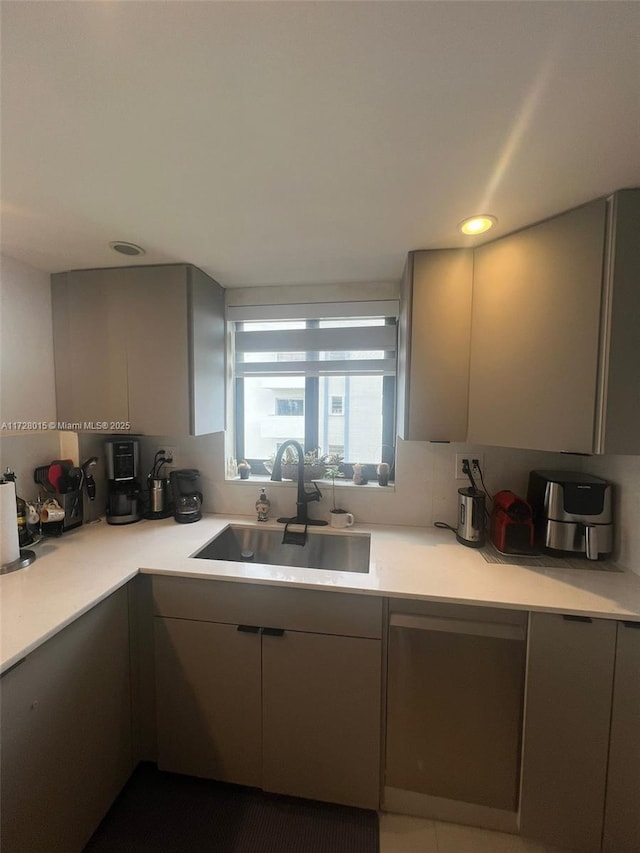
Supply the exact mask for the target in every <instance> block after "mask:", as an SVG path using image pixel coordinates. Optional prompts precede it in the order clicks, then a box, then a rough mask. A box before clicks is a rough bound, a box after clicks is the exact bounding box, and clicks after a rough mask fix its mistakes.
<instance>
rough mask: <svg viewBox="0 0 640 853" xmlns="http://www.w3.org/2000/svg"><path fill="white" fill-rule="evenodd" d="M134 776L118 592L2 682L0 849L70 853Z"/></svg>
mask: <svg viewBox="0 0 640 853" xmlns="http://www.w3.org/2000/svg"><path fill="white" fill-rule="evenodd" d="M132 769H133V768H132V754H131V707H130V687H129V635H128V612H127V590H126V589H121V590H119V591H118V592H116V593H114V594H113V595H112V596H110V597H109V598H108V599H106V601H104V602H102V603H101V604H99V605H97V606H96V607H94V608H93V609H92V610H90V611H89V612H88V613H86V614H85V615H84V616H81V617H80V618H79V619H78V620H77V621H76V622H74V623H73V624H71V625H70V626H69V627H68V628H65V629H64V630H63V631H61V632H60V634H58V635H56V636H55V637H53V638H52V639H51V640H49V641H48V642H46V643H45V644H44V645H43V646H40V647H39V648H38V649H36V650H35V651H34V652H32V653H31V654H30V655H29V656H28V657H27V658H26V659H25V660H24V661H23V662H22V663H20V664H18V665H17V666H16V667H14V668H13V669H11V670H9V671H8V672H7V673H5V675H4V676H3V677H2V780H1V788H0V790H1V797H2V833H1V837H2V849H3V850H6V851H7V853H9V851H10V853H54V851H55V853H58V851H60V853H77V851H78V850H81V849H82V848H83V847H84V845H85V844H86V843H87V841H88V840H89V838H90V836H91V835H92V833H93V831H94V830H95V829H96V828H97V826H98V824H99V823H100V821H101V819H102V818H103V817H104V815H105V813H106V812H107V810H108V809H109V807H110V806H111V803H112V802H113V800H114V799H115V797H116V796H117V794H118V793H119V791H120V789H121V788H122V786H123V785H124V783H125V782H126V780H127V779H128V777H129V775H130V774H131V771H132Z"/></svg>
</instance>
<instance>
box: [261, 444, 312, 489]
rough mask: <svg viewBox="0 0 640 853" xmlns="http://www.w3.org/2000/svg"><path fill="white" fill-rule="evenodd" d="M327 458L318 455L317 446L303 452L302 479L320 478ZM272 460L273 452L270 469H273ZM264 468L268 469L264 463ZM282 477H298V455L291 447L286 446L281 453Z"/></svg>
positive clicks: (292, 478) (284, 478)
mask: <svg viewBox="0 0 640 853" xmlns="http://www.w3.org/2000/svg"><path fill="white" fill-rule="evenodd" d="M327 459H328V457H327V456H326V455H324V456H322V455H320V451H319V449H318V448H315V449H314V450H308V451H307V452H306V453H305V454H304V479H305V480H306V481H310V480H322V479H323V477H324V476H325V473H326V469H327ZM274 460H275V454H274V455H273V457H272V458H271V460H270V467H271V470H272V469H273V463H274ZM265 468H267V470H269V467H267V465H266V464H265ZM282 478H283V480H297V479H298V456H297V454H296V451H295V450H294V449H293V448H292V447H287V449H286V450H285V451H284V453H283V455H282Z"/></svg>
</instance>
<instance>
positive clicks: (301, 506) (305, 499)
mask: <svg viewBox="0 0 640 853" xmlns="http://www.w3.org/2000/svg"><path fill="white" fill-rule="evenodd" d="M287 447H295V449H296V452H297V454H298V497H297V499H296V514H295V516H294V517H293V518H279V519H278V521H279V522H280V523H282V524H285V523H287V522H290V523H292V524H312V525H316V526H324V525H326V524H327V522H326V521H320V520H318V519H316V518H309V515H308V513H307V504H308V503H311V502H312V501H319V500H320V498H321V497H322V492H321V491H320V489H319V488H318V486H317V485H316V484H315V483H314V484H313V488H314V491H313V492H308V491H307V490H306V488H305V485H304V450H303V449H302V446H301V445H300V444H299V443H298V442H297V441H296V440H295V439H293V438H290V439H288V440H287V441H285V442H284V443H283V444H281V445H280V447H279V448H278V452H277V453H276V458H275V461H274V463H273V471H272V473H271V479H272V480H275V481H276V482H280V481H281V480H282V455H283V453H284V452H285V450H286V449H287Z"/></svg>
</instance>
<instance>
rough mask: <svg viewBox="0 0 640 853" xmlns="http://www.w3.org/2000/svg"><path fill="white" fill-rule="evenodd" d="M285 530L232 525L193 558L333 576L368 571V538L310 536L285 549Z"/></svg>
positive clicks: (366, 536)
mask: <svg viewBox="0 0 640 853" xmlns="http://www.w3.org/2000/svg"><path fill="white" fill-rule="evenodd" d="M283 530H284V528H283ZM283 530H261V529H260V528H258V527H243V526H242V525H240V524H231V525H229V527H227V528H225V529H224V530H223V531H222V533H219V534H218V535H217V536H216V537H215V539H212V540H211V542H207V544H206V545H205V546H204V548H201V549H200V550H199V551H197V552H196V553H195V554H192V555H191V556H192V557H198V558H199V559H201V560H231V561H232V562H234V563H266V564H267V565H269V566H297V567H299V568H302V569H328V570H329V571H334V572H362V573H366V572H368V571H369V545H370V537H369V535H368V534H363V533H344V534H335V533H316V532H309V533H308V534H307V542H306V544H305V545H302V546H301V545H283V544H282V534H283Z"/></svg>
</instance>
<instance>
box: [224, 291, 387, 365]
mask: <svg viewBox="0 0 640 853" xmlns="http://www.w3.org/2000/svg"><path fill="white" fill-rule="evenodd" d="M267 309H268V310H267ZM397 312H398V303H397V301H395V300H381V301H377V302H342V303H314V304H300V305H285V306H278V305H270V306H246V305H243V306H237V307H230V308H229V309H228V313H227V317H228V319H229V320H230V321H235V323H236V329H235V335H234V340H235V375H236V377H237V378H242V377H249V376H264V375H281V376H344V375H347V374H348V375H351V376H366V375H377V376H381V375H383V376H395V371H396V349H397V326H396V324H395V323H389V318H395V317H397Z"/></svg>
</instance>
